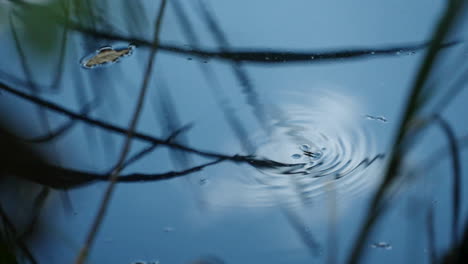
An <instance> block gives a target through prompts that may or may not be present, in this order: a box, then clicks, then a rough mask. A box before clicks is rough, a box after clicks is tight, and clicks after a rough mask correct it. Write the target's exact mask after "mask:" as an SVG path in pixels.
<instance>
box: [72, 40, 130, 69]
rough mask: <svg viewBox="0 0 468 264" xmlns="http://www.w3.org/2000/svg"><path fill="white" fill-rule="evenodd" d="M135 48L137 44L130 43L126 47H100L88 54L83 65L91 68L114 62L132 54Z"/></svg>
mask: <svg viewBox="0 0 468 264" xmlns="http://www.w3.org/2000/svg"><path fill="white" fill-rule="evenodd" d="M134 50H135V45H133V44H130V45H128V47H125V48H116V49H114V48H112V47H111V46H105V47H102V48H100V49H98V50H97V51H96V52H95V53H94V54H91V55H88V56H86V57H85V58H84V59H83V60H82V63H81V65H82V66H83V67H85V68H88V69H91V68H94V67H97V66H103V65H106V64H112V63H116V62H118V61H119V60H120V59H121V58H123V57H126V56H130V55H132V53H133V51H134Z"/></svg>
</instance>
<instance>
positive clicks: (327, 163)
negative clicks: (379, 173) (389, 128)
mask: <svg viewBox="0 0 468 264" xmlns="http://www.w3.org/2000/svg"><path fill="white" fill-rule="evenodd" d="M311 99H313V100H315V101H313V100H312V101H310V103H308V104H298V103H297V100H296V104H285V105H283V106H280V108H281V109H280V111H278V113H280V114H278V115H277V116H279V117H278V118H277V119H276V120H274V121H273V122H272V124H271V125H272V126H271V127H272V133H271V135H270V136H269V137H265V138H258V137H257V138H256V139H255V141H256V142H257V143H258V148H257V152H256V156H257V157H262V158H266V159H271V160H274V161H277V162H281V163H286V164H297V166H288V167H262V168H258V170H259V172H260V173H255V174H254V177H255V179H256V181H257V182H258V183H259V186H257V191H256V192H255V193H256V194H257V195H255V196H256V198H255V200H256V201H262V200H264V199H268V200H270V202H273V201H271V197H272V195H273V196H276V197H277V198H278V199H280V200H281V201H282V202H284V201H289V202H292V201H296V202H297V201H302V202H306V201H309V200H311V199H313V198H314V197H316V196H317V195H320V194H323V193H324V192H325V191H326V190H325V189H324V186H325V185H328V184H329V183H333V185H332V186H333V187H332V188H333V190H334V191H336V193H337V194H347V195H349V194H352V193H356V192H358V191H359V190H362V188H364V187H365V186H367V185H369V184H370V183H372V182H374V180H375V178H376V177H373V176H375V173H368V172H369V167H370V165H371V164H373V163H374V162H375V161H377V160H379V159H380V158H382V157H383V155H381V154H378V153H376V152H375V149H374V148H375V147H374V144H373V143H374V141H373V137H372V135H371V133H370V132H369V131H368V130H367V129H366V127H365V126H364V122H363V119H362V117H361V115H360V114H359V107H357V106H356V104H355V103H354V102H352V101H351V100H350V99H349V98H347V97H344V96H338V95H335V94H330V93H325V94H321V95H315V96H313V97H312V98H311ZM299 102H300V101H299ZM372 178H374V179H372ZM262 190H263V191H262ZM327 190H328V191H329V190H330V188H329V187H328V189H327ZM267 197H268V198H267Z"/></svg>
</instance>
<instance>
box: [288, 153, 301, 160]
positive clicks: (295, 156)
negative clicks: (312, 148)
mask: <svg viewBox="0 0 468 264" xmlns="http://www.w3.org/2000/svg"><path fill="white" fill-rule="evenodd" d="M301 157H302V155H301V154H297V153H296V154H292V155H291V158H293V159H299V158H301Z"/></svg>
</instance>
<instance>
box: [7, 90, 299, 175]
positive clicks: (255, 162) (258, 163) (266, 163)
mask: <svg viewBox="0 0 468 264" xmlns="http://www.w3.org/2000/svg"><path fill="white" fill-rule="evenodd" d="M0 89H2V90H3V91H6V92H8V93H10V94H13V95H16V96H18V97H20V98H23V99H25V100H27V101H29V102H31V103H34V104H37V105H40V106H42V107H45V108H47V109H48V110H52V111H54V112H57V113H60V114H63V115H66V116H68V117H70V118H72V119H76V120H80V121H83V122H85V123H86V124H89V125H94V126H96V127H99V128H101V129H104V130H107V131H112V132H115V133H118V134H122V135H126V134H127V130H126V129H124V128H122V127H119V126H115V125H112V124H109V123H107V122H104V121H101V120H97V119H94V118H91V117H87V116H85V115H80V114H78V113H76V112H73V111H71V110H68V109H66V108H64V107H61V106H59V105H57V104H54V103H52V102H49V101H46V100H43V99H40V98H39V97H35V96H32V95H29V94H26V93H24V92H21V91H19V90H16V89H13V88H11V87H10V86H8V85H6V84H4V83H2V82H1V81H0ZM133 137H134V138H135V139H139V140H142V141H146V142H148V143H152V144H161V145H164V146H167V147H170V148H174V149H179V150H183V151H186V152H190V153H193V154H197V155H200V156H203V157H207V158H217V159H225V160H229V161H233V162H243V163H248V164H250V165H252V166H254V167H271V166H275V167H294V166H297V165H300V164H286V163H281V162H276V161H273V160H268V159H257V158H255V156H242V155H226V154H221V153H216V152H209V151H204V150H199V149H195V148H191V147H188V146H185V145H181V144H178V143H174V142H167V141H166V140H165V139H161V138H157V137H155V136H151V135H148V134H143V133H139V132H135V133H134V134H133Z"/></svg>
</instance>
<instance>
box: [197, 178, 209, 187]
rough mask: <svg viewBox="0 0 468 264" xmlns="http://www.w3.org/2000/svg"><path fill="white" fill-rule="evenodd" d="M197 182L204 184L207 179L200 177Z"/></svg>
mask: <svg viewBox="0 0 468 264" xmlns="http://www.w3.org/2000/svg"><path fill="white" fill-rule="evenodd" d="M198 183H199V184H200V185H206V184H207V183H208V179H206V178H201V179H200V180H199V181H198Z"/></svg>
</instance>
